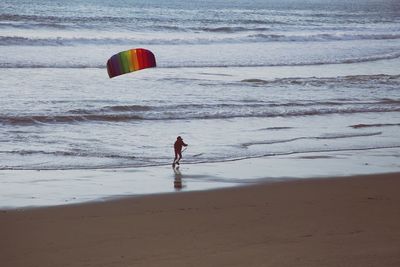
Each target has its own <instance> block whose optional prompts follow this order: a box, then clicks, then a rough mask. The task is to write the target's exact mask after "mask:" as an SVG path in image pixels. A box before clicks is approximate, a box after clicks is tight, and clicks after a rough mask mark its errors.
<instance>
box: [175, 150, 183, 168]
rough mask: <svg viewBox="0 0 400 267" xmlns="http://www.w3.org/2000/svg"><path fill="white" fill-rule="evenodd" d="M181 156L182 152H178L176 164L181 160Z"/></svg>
mask: <svg viewBox="0 0 400 267" xmlns="http://www.w3.org/2000/svg"><path fill="white" fill-rule="evenodd" d="M181 158H182V152H180V151H179V152H178V160H177V161H176V164H178V165H179V161H180V160H181Z"/></svg>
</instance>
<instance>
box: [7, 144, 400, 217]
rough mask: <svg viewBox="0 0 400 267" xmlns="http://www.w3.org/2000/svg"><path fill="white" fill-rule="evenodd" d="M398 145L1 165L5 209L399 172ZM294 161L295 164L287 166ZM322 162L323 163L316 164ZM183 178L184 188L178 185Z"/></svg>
mask: <svg viewBox="0 0 400 267" xmlns="http://www.w3.org/2000/svg"><path fill="white" fill-rule="evenodd" d="M398 155H400V150H399V149H398V148H391V149H380V150H371V151H364V152H363V153H362V154H359V153H358V152H357V151H343V152H341V153H337V152H320V153H305V154H301V155H297V154H293V155H283V156H275V157H261V158H250V159H243V160H237V161H226V162H216V163H199V164H190V163H186V164H183V166H181V167H180V170H179V171H173V170H171V167H170V166H157V167H142V168H122V169H87V170H43V171H35V170H2V171H0V178H1V179H2V188H1V190H0V191H1V192H0V205H1V206H0V211H1V210H13V209H27V208H36V207H47V206H60V205H65V204H67V205H69V204H77V203H85V202H97V201H100V202H101V201H103V200H104V199H106V200H108V199H113V198H120V197H130V196H139V197H140V196H143V195H153V194H162V193H173V192H176V191H183V192H187V191H190V192H192V191H202V190H212V189H218V188H227V187H236V186H241V185H247V184H258V183H263V182H268V181H272V182H273V181H279V180H290V179H309V178H324V179H325V178H327V177H344V176H354V175H366V174H381V173H392V172H399V170H400V165H399V162H398ZM288 166H290V168H288ZM316 166H318V168H317V167H316ZM175 181H180V183H181V186H182V188H178V189H177V188H176V185H175Z"/></svg>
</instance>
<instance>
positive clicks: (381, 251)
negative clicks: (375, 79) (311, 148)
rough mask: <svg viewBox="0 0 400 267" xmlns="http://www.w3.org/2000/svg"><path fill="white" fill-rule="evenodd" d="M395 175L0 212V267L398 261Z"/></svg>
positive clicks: (399, 182) (398, 177)
mask: <svg viewBox="0 0 400 267" xmlns="http://www.w3.org/2000/svg"><path fill="white" fill-rule="evenodd" d="M399 189H400V174H386V175H373V176H364V177H351V178H335V179H308V180H296V181H290V182H277V183H270V184H262V185H256V186H249V187H240V188H231V189H223V190H215V191H205V192H192V193H183V192H181V193H177V194H164V195H154V196H146V197H137V198H128V199H121V200H114V201H108V202H104V203H89V204H82V205H73V206H63V207H52V208H40V209H30V210H14V211H0V265H1V266H2V267H18V266H24V267H27V266H40V267H45V266H51V267H61V266H74V267H78V266H107V267H112V266H280V267H283V266H309V267H311V266H318V267H321V266H352V267H354V266H360V267H361V266H362V267H366V266H379V267H382V266H396V267H398V266H400V192H399V191H400V190H399Z"/></svg>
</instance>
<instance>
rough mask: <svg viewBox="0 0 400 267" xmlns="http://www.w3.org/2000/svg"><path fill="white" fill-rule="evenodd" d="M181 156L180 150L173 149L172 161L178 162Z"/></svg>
mask: <svg viewBox="0 0 400 267" xmlns="http://www.w3.org/2000/svg"><path fill="white" fill-rule="evenodd" d="M181 158H182V151H178V150H175V159H174V163H175V162H179V161H180V160H181Z"/></svg>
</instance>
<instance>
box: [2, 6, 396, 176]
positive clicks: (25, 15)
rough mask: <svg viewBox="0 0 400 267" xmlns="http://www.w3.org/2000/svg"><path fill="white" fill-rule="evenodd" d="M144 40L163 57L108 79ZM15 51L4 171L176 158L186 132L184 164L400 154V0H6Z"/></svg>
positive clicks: (5, 58) (7, 39)
mask: <svg viewBox="0 0 400 267" xmlns="http://www.w3.org/2000/svg"><path fill="white" fill-rule="evenodd" d="M131 48H146V49H149V50H151V51H152V52H153V53H154V54H155V56H156V60H157V68H152V69H146V70H142V71H137V72H134V73H130V74H126V75H123V76H119V77H116V78H113V79H109V78H108V75H107V70H106V62H107V60H108V58H110V57H111V56H112V55H113V54H115V53H118V52H120V51H124V50H127V49H131ZM0 54H1V56H0V77H1V79H0V92H1V99H0V128H1V130H0V170H2V171H4V172H3V175H2V177H5V176H7V175H6V174H5V173H7V174H8V173H9V171H10V170H11V171H15V172H17V171H27V170H81V169H105V170H108V169H121V168H141V167H146V166H167V165H170V164H171V162H172V160H173V143H174V141H175V139H176V137H177V136H178V135H180V136H182V137H183V139H184V141H185V142H187V143H188V144H189V147H188V149H187V150H186V151H185V152H184V159H183V161H182V162H183V164H185V163H186V164H198V163H213V162H226V161H232V160H240V159H249V158H260V157H268V158H270V159H271V160H273V159H274V157H279V156H285V155H298V156H299V157H301V155H303V154H307V153H313V154H315V155H316V157H318V155H319V153H327V152H329V153H332V155H333V156H332V160H334V158H335V155H336V156H337V155H340V153H343V152H344V151H355V153H358V154H360V155H363V153H366V151H375V150H376V151H379V153H380V154H383V156H382V157H385V156H387V157H395V158H396V157H397V158H398V157H400V131H399V129H400V2H399V1H397V0H379V1H378V0H358V1H355V0H350V1H345V0H333V1H328V0H304V1H303V0H283V1H278V0H276V1H275V0H274V1H261V0H256V1H244V0H243V1H242V0H236V1H228V0H213V1H208V0H206V1H190V2H188V1H178V0H175V1H161V0H149V1H135V0H132V1H127V0H126V1H124V0H119V1H105V0H88V1H80V0H75V1H61V0H56V1H50V0H47V1H46V0H30V1H25V0H12V1H11V0H3V1H1V2H0ZM289 164H290V162H289ZM390 167H391V168H395V169H396V168H397V169H398V170H400V165H399V164H397V165H393V164H392V165H391V166H390ZM390 170H392V169H390ZM348 173H349V174H353V172H352V170H348ZM2 179H3V181H5V180H7V181H9V180H10V179H6V178H2ZM4 179H5V180H4Z"/></svg>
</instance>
